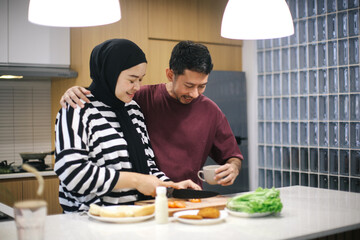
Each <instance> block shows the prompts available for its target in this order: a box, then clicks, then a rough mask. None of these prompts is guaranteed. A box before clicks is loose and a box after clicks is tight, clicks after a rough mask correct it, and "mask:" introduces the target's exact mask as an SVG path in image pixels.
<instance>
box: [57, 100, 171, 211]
mask: <svg viewBox="0 0 360 240" xmlns="http://www.w3.org/2000/svg"><path fill="white" fill-rule="evenodd" d="M87 97H88V98H89V100H90V101H91V102H90V103H85V107H84V108H80V107H77V108H76V109H74V108H72V107H68V108H66V109H64V108H62V109H61V110H60V111H59V113H58V115H57V117H56V124H55V134H56V139H55V148H56V151H55V167H54V170H55V172H56V174H57V175H58V177H59V179H60V186H59V201H60V205H61V206H62V208H63V210H64V212H65V213H66V212H74V211H86V210H88V209H89V205H90V204H91V203H97V204H100V205H105V206H107V205H117V204H125V203H127V204H129V203H132V202H134V201H136V200H137V199H138V195H137V193H138V192H137V191H136V190H135V189H121V190H115V189H113V188H114V186H115V184H116V183H117V181H118V179H119V174H120V173H119V171H130V172H131V171H132V166H131V163H130V161H129V157H128V156H129V154H128V151H127V142H126V140H125V139H124V135H123V133H122V131H121V127H120V124H119V122H117V120H116V115H115V112H113V111H112V109H111V107H109V106H107V105H105V104H104V103H102V102H99V101H97V100H96V99H95V98H94V96H93V95H91V94H90V95H88V96H87ZM125 107H126V109H127V111H128V113H129V116H130V117H131V120H132V122H133V123H134V124H135V126H136V130H137V132H138V133H139V134H141V138H142V142H143V143H144V145H145V154H146V156H148V157H149V158H148V166H149V167H150V173H149V174H152V175H155V176H157V177H158V178H159V179H160V180H163V181H165V180H168V178H167V177H166V176H165V174H164V173H163V172H161V171H160V170H159V169H158V167H157V166H156V163H155V160H154V152H153V150H152V148H151V146H150V142H149V136H148V132H147V129H146V126H145V123H144V116H143V114H142V112H141V110H140V107H139V105H138V104H137V103H136V102H135V101H131V102H130V103H127V104H125Z"/></svg>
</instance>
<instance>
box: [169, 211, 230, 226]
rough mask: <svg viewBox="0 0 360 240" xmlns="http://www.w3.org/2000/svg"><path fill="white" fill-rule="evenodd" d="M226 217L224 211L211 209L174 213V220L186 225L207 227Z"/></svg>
mask: <svg viewBox="0 0 360 240" xmlns="http://www.w3.org/2000/svg"><path fill="white" fill-rule="evenodd" d="M227 216H228V214H227V212H226V211H224V210H221V211H220V210H218V209H216V208H213V207H206V208H201V209H200V210H186V211H180V212H176V213H174V218H175V219H176V220H177V221H179V222H181V223H186V224H195V225H207V224H215V223H220V222H222V221H224V220H225V219H226V217H227Z"/></svg>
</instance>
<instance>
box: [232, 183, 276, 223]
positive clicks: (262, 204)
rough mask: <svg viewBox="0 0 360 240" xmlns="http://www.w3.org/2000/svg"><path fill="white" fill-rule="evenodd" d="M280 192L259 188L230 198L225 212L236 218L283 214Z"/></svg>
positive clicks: (273, 189)
mask: <svg viewBox="0 0 360 240" xmlns="http://www.w3.org/2000/svg"><path fill="white" fill-rule="evenodd" d="M282 208H283V205H282V202H281V199H280V191H279V190H278V189H275V188H270V189H268V188H265V189H263V188H261V187H259V188H257V189H256V190H255V191H254V192H249V193H244V194H240V195H237V196H235V197H233V198H230V199H229V200H228V202H227V204H226V208H225V211H226V212H228V213H229V214H230V215H233V216H236V217H265V216H268V215H271V214H273V213H279V212H281V210H282Z"/></svg>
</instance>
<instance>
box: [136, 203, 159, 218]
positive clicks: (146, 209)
mask: <svg viewBox="0 0 360 240" xmlns="http://www.w3.org/2000/svg"><path fill="white" fill-rule="evenodd" d="M134 210H135V211H134V217H141V216H147V215H151V214H153V213H154V212H155V204H150V205H145V206H142V207H140V208H135V209H134Z"/></svg>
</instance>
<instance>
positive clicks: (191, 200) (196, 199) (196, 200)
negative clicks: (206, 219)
mask: <svg viewBox="0 0 360 240" xmlns="http://www.w3.org/2000/svg"><path fill="white" fill-rule="evenodd" d="M189 202H192V203H199V202H201V199H200V198H193V199H189Z"/></svg>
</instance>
